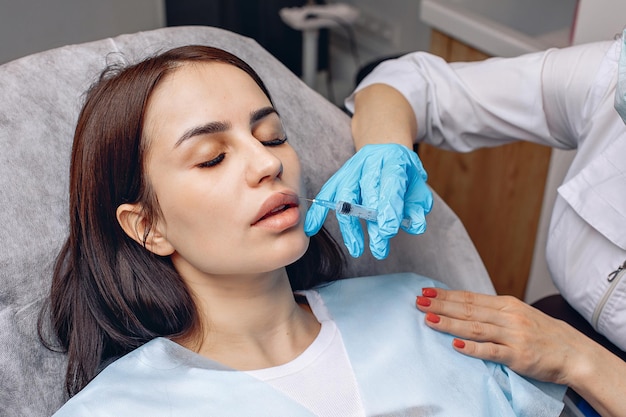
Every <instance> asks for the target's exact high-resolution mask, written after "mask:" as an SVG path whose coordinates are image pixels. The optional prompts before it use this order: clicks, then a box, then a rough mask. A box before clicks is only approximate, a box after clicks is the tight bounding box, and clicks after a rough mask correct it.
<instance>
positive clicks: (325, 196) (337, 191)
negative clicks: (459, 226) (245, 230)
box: [304, 144, 433, 259]
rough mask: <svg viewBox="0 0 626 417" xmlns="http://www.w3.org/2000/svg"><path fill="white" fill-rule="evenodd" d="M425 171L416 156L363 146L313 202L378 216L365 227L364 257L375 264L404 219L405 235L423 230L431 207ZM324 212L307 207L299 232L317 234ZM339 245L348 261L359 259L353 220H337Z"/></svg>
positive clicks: (359, 235)
mask: <svg viewBox="0 0 626 417" xmlns="http://www.w3.org/2000/svg"><path fill="white" fill-rule="evenodd" d="M426 178H427V176H426V171H424V167H423V166H422V162H421V161H420V160H419V158H418V156H417V154H416V153H415V152H413V151H412V150H410V149H408V148H407V147H406V146H402V145H398V144H380V145H367V146H364V147H363V148H362V149H361V150H359V151H358V152H357V153H356V154H354V155H353V156H352V158H350V159H349V160H348V161H347V162H346V163H345V164H344V165H343V166H342V167H341V168H340V169H339V170H338V171H337V172H336V173H335V174H334V175H333V176H332V177H331V178H330V179H329V180H328V181H327V182H326V184H324V186H323V187H322V189H321V191H320V192H319V194H318V195H317V196H316V198H318V199H320V200H329V201H347V202H349V203H356V204H362V205H364V206H366V207H370V208H374V209H376V210H378V222H369V221H368V222H367V231H368V234H369V238H370V251H371V252H372V255H374V257H376V258H377V259H384V258H386V257H387V255H388V254H389V239H390V238H391V237H393V236H395V235H396V234H397V233H398V230H399V229H400V223H401V222H402V220H403V219H404V218H405V217H408V218H410V219H411V225H410V226H409V227H408V228H405V227H404V226H403V227H402V228H403V229H404V230H405V231H406V232H408V233H411V234H419V233H423V232H424V231H425V230H426V219H425V216H426V214H428V213H429V212H430V210H431V208H432V205H433V196H432V192H431V191H430V189H429V188H428V186H427V185H426ZM327 214H328V209H327V208H324V207H322V206H320V205H318V204H312V205H311V208H310V209H309V211H308V212H307V215H306V220H305V223H304V231H305V232H306V234H307V235H308V236H311V235H314V234H315V233H317V232H318V231H319V230H320V228H321V227H322V224H323V223H324V220H326V215H327ZM337 220H338V221H339V227H340V229H341V234H342V235H343V241H344V243H345V245H346V247H347V248H348V252H350V255H352V256H353V257H355V258H356V257H359V256H361V255H362V254H363V249H364V235H363V229H362V228H361V222H360V220H359V219H358V218H356V217H352V216H346V215H341V214H338V215H337Z"/></svg>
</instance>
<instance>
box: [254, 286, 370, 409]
mask: <svg viewBox="0 0 626 417" xmlns="http://www.w3.org/2000/svg"><path fill="white" fill-rule="evenodd" d="M305 293H306V295H307V299H308V301H309V305H310V306H311V309H312V310H313V312H314V313H315V316H316V318H317V319H318V321H319V322H320V324H321V329H320V332H319V334H318V335H317V337H316V338H315V340H314V341H313V343H312V344H311V345H310V346H309V347H308V348H307V349H306V350H305V351H304V352H302V354H300V355H299V356H298V357H297V358H295V359H294V360H292V361H291V362H288V363H286V364H284V365H280V366H276V367H273V368H266V369H259V370H254V371H247V373H248V374H249V375H251V376H254V377H255V378H258V379H260V380H262V381H264V382H266V383H268V384H270V385H272V386H273V387H274V388H276V389H278V390H280V391H282V392H283V393H284V394H285V395H287V396H289V397H290V398H292V399H293V400H295V401H297V402H298V403H300V404H302V405H303V406H305V407H306V408H308V409H309V410H311V411H312V412H313V413H315V415H317V416H321V417H352V416H354V417H363V416H365V411H364V409H363V405H362V402H361V397H360V395H359V391H358V387H357V383H356V379H355V377H354V372H353V370H352V366H351V365H350V361H349V359H348V355H347V353H346V349H345V347H344V344H343V339H342V338H341V333H339V330H338V329H337V326H336V324H335V322H334V321H332V320H331V319H330V317H328V312H327V310H326V308H325V306H324V304H323V302H322V301H321V299H320V297H319V295H318V294H317V293H315V292H309V291H307V292H305ZM329 370H332V372H329Z"/></svg>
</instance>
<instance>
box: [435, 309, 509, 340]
mask: <svg viewBox="0 0 626 417" xmlns="http://www.w3.org/2000/svg"><path fill="white" fill-rule="evenodd" d="M424 320H425V323H426V325H427V326H428V327H430V328H432V329H435V330H437V331H439V332H443V333H448V334H451V335H453V336H456V337H460V338H462V339H468V340H473V341H477V342H494V343H500V344H506V342H505V341H507V340H510V339H511V337H510V335H509V331H508V329H507V328H506V327H502V326H499V325H494V324H491V323H487V322H482V321H476V320H471V321H468V320H459V319H455V318H451V317H448V316H444V315H440V314H435V313H434V312H432V311H429V312H427V313H426V315H425V317H424Z"/></svg>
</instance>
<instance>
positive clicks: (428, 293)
mask: <svg viewBox="0 0 626 417" xmlns="http://www.w3.org/2000/svg"><path fill="white" fill-rule="evenodd" d="M422 295H423V296H424V297H430V298H435V297H436V296H437V290H436V289H434V288H422Z"/></svg>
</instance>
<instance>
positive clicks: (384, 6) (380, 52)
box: [318, 0, 430, 105]
mask: <svg viewBox="0 0 626 417" xmlns="http://www.w3.org/2000/svg"><path fill="white" fill-rule="evenodd" d="M329 2H332V3H339V2H341V3H347V4H351V5H353V6H355V7H357V8H358V9H359V10H360V11H361V13H362V15H363V16H362V18H363V20H365V21H368V20H369V21H374V23H375V22H379V23H381V25H382V26H384V27H385V30H386V31H390V33H391V36H390V37H386V38H385V37H378V38H377V37H376V36H375V34H374V33H372V32H371V31H369V30H367V29H366V30H363V27H362V24H363V22H361V23H359V24H357V26H356V28H355V33H356V41H357V45H358V53H359V65H360V66H362V65H365V64H367V63H368V62H370V61H371V60H374V59H378V58H381V57H387V56H390V55H394V54H400V53H405V52H411V51H417V50H426V51H427V50H428V49H429V45H430V28H429V27H428V26H427V25H425V24H424V23H423V22H422V21H421V20H420V12H419V11H420V4H421V1H420V0H385V1H381V0H335V1H329ZM330 54H331V72H332V76H333V86H334V92H335V102H336V104H338V105H341V104H342V103H343V99H344V98H345V97H346V96H347V95H348V94H349V93H351V92H352V89H353V88H354V87H355V86H354V77H355V76H356V73H357V70H358V66H357V64H356V63H355V62H354V59H353V58H352V56H351V54H350V49H349V44H348V42H347V39H346V37H345V34H343V33H342V31H341V30H340V29H336V30H334V31H333V33H332V35H331V49H330ZM318 90H319V91H320V92H321V93H322V94H325V95H326V91H325V89H324V86H323V83H322V82H321V81H319V82H318Z"/></svg>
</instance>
